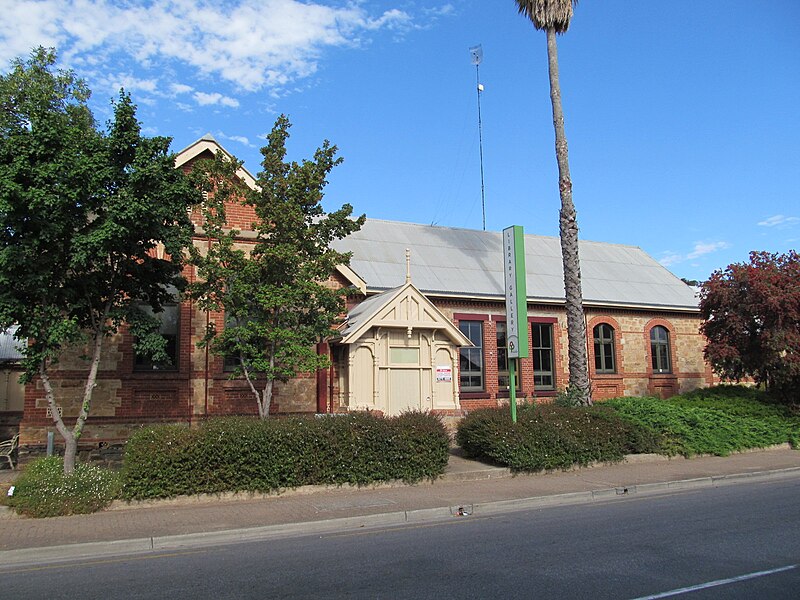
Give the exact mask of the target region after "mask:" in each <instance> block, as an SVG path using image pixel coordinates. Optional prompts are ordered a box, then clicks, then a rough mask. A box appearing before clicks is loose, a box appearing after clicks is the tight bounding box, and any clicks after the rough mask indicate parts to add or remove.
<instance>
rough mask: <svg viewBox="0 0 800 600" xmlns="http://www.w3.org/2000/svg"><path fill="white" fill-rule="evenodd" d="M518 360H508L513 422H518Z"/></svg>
mask: <svg viewBox="0 0 800 600" xmlns="http://www.w3.org/2000/svg"><path fill="white" fill-rule="evenodd" d="M516 363H517V359H516V358H509V359H508V383H509V384H510V386H511V389H510V390H509V393H510V395H511V422H512V423H516V422H517V382H516V380H515V379H516V378H515V375H516V373H514V370H515V369H514V367H515V366H516Z"/></svg>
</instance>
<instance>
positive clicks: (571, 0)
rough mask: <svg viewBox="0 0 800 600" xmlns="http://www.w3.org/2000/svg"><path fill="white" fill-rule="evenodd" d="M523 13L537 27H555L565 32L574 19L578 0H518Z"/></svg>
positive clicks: (518, 6) (560, 31) (520, 10)
mask: <svg viewBox="0 0 800 600" xmlns="http://www.w3.org/2000/svg"><path fill="white" fill-rule="evenodd" d="M516 3H517V8H518V9H519V13H520V14H521V15H525V16H526V17H528V18H529V19H530V20H531V21H532V22H533V26H534V27H535V28H536V29H554V30H555V31H556V33H564V32H565V31H566V30H567V29H569V23H570V21H571V20H572V8H573V6H575V5H577V4H578V0H516Z"/></svg>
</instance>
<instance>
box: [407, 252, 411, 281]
mask: <svg viewBox="0 0 800 600" xmlns="http://www.w3.org/2000/svg"><path fill="white" fill-rule="evenodd" d="M406 283H411V250H409V249H408V248H406Z"/></svg>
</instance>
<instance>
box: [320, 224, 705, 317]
mask: <svg viewBox="0 0 800 600" xmlns="http://www.w3.org/2000/svg"><path fill="white" fill-rule="evenodd" d="M332 245H333V246H334V247H335V248H336V249H337V250H340V251H343V252H352V253H353V258H352V260H351V261H350V266H351V268H352V269H353V270H354V271H355V272H356V273H358V275H359V276H360V277H361V278H362V279H363V280H364V281H366V284H367V292H368V293H375V292H380V291H384V290H388V289H391V288H393V287H394V286H395V285H396V284H397V282H398V281H403V278H404V275H405V271H406V264H405V249H406V248H410V249H411V253H412V259H411V260H412V263H413V272H414V283H415V284H416V286H417V287H418V289H419V290H421V291H422V292H423V293H424V294H426V295H432V296H438V297H463V298H471V299H478V300H481V299H482V300H502V299H503V298H504V293H503V289H504V283H503V259H502V234H501V233H500V232H494V231H476V230H471V229H455V228H451V227H438V226H433V225H418V224H415V223H400V222H396V221H382V220H378V219H368V220H367V222H366V223H365V224H364V226H363V227H362V228H361V230H360V231H357V232H355V233H353V234H351V235H350V236H348V237H347V238H345V239H344V240H338V241H335V242H334V243H333V244H332ZM580 258H581V276H582V284H583V297H584V303H585V304H586V305H587V306H613V307H621V308H650V309H664V310H679V311H688V312H696V311H697V298H696V297H695V294H694V290H692V288H690V287H689V286H687V285H686V284H685V283H683V282H682V281H681V280H680V279H678V278H677V277H676V276H675V275H673V274H672V273H670V272H669V271H668V270H667V269H666V268H665V267H664V266H663V265H661V264H659V263H658V262H657V261H656V260H655V259H654V258H652V257H651V256H649V255H648V254H647V253H645V252H644V251H643V250H642V249H641V248H638V247H635V246H624V245H620V244H608V243H601V242H589V241H581V242H580ZM525 263H526V268H527V270H528V274H527V292H528V301H529V302H539V303H553V304H563V302H564V278H563V275H562V264H561V245H560V241H559V239H558V238H557V237H546V236H540V235H526V236H525Z"/></svg>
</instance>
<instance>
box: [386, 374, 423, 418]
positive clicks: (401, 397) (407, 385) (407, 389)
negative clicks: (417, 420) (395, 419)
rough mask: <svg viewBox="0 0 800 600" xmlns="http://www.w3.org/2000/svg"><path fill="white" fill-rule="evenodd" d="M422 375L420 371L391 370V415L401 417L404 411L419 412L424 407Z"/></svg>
mask: <svg viewBox="0 0 800 600" xmlns="http://www.w3.org/2000/svg"><path fill="white" fill-rule="evenodd" d="M421 374H422V371H421V370H420V369H402V368H397V367H395V368H393V369H390V370H389V379H390V380H391V383H390V392H389V394H390V396H389V414H391V415H399V414H400V413H401V412H403V411H406V410H419V409H420V408H421V407H422V389H421V385H420V383H421V381H420V375H421Z"/></svg>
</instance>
